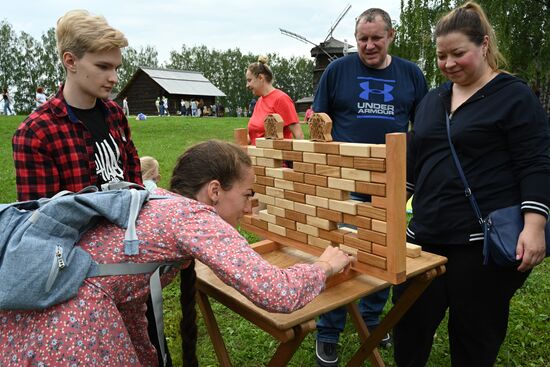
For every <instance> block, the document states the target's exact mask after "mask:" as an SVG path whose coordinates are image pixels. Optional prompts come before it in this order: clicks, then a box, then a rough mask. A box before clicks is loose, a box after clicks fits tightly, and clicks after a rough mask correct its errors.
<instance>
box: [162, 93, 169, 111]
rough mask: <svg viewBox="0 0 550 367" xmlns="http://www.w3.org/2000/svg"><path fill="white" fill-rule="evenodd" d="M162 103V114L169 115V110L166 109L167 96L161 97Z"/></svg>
mask: <svg viewBox="0 0 550 367" xmlns="http://www.w3.org/2000/svg"><path fill="white" fill-rule="evenodd" d="M162 105H163V106H164V114H165V115H166V116H170V112H169V111H168V97H163V99H162Z"/></svg>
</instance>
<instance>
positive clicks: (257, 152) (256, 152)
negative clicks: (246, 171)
mask: <svg viewBox="0 0 550 367" xmlns="http://www.w3.org/2000/svg"><path fill="white" fill-rule="evenodd" d="M246 152H247V153H248V155H249V156H252V157H263V156H264V149H263V148H258V147H255V146H254V145H249V146H248V147H246Z"/></svg>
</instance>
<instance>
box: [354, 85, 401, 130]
mask: <svg viewBox="0 0 550 367" xmlns="http://www.w3.org/2000/svg"><path fill="white" fill-rule="evenodd" d="M357 79H358V80H359V87H361V90H362V91H361V93H359V98H360V100H359V101H358V102H357V118H360V119H384V120H395V106H394V105H393V104H392V103H389V102H392V101H393V100H394V96H393V90H394V88H395V80H389V79H378V78H371V77H357Z"/></svg>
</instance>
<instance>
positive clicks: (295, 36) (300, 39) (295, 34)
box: [279, 28, 337, 61]
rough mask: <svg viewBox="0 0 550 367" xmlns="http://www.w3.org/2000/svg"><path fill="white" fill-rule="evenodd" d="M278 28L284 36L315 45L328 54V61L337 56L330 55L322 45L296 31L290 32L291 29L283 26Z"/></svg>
mask: <svg viewBox="0 0 550 367" xmlns="http://www.w3.org/2000/svg"><path fill="white" fill-rule="evenodd" d="M279 30H280V31H281V33H282V34H284V35H285V36H289V37H291V38H294V39H297V40H298V41H301V42H303V43H310V44H312V45H313V46H315V47H319V49H320V50H321V51H323V52H324V53H325V55H327V56H328V59H329V60H330V61H333V60H336V59H337V57H335V56H334V55H331V54H330V53H328V52H327V51H326V50H325V49H324V48H323V47H321V45H318V44H316V43H314V42H311V41H310V40H308V39H307V38H305V37H304V36H302V35H299V34H298V33H294V32H291V31H287V30H286V29H283V28H279Z"/></svg>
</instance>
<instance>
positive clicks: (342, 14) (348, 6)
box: [324, 4, 351, 42]
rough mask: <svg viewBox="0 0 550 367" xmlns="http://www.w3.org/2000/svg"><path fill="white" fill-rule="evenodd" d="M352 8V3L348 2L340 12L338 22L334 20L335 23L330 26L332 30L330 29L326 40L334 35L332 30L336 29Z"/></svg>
mask: <svg viewBox="0 0 550 367" xmlns="http://www.w3.org/2000/svg"><path fill="white" fill-rule="evenodd" d="M350 9H351V4H348V5H347V6H346V8H345V9H344V10H343V11H342V12H341V13H340V15H339V16H338V18H337V19H336V22H334V25H333V26H332V27H330V30H329V31H328V34H327V37H326V38H325V41H324V42H326V41H328V40H329V38H330V37H332V32H334V30H335V29H336V27H337V26H338V24H339V23H340V21H341V20H342V18H343V17H344V16H345V15H346V14H347V13H348V11H349V10H350Z"/></svg>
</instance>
